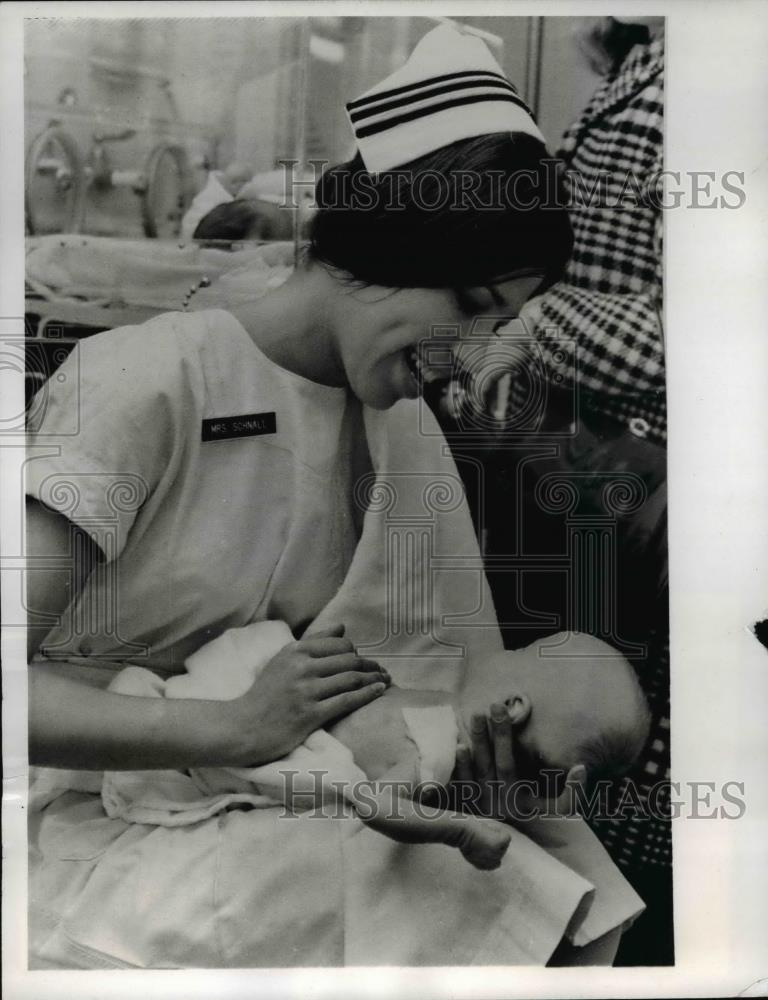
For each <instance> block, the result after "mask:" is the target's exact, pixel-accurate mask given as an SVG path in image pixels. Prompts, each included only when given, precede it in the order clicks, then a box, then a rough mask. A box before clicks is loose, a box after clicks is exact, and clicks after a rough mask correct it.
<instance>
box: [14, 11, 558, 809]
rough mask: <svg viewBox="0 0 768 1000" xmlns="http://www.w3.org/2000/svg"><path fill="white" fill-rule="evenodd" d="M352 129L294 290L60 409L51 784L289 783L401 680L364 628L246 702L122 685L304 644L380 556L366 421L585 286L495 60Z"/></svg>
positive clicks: (54, 384)
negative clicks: (367, 648) (157, 780)
mask: <svg viewBox="0 0 768 1000" xmlns="http://www.w3.org/2000/svg"><path fill="white" fill-rule="evenodd" d="M348 112H349V118H350V122H351V125H352V128H353V131H354V134H355V138H356V141H357V147H358V152H357V155H356V156H355V157H354V159H353V160H352V161H350V162H348V163H345V164H342V165H340V166H338V167H335V168H333V169H331V170H328V171H326V173H325V174H324V175H323V177H322V178H321V180H320V182H319V183H318V188H317V201H318V212H317V214H316V216H315V218H314V221H313V228H312V233H311V239H310V244H309V247H308V249H307V251H306V255H305V257H304V260H303V261H302V262H301V264H300V266H298V267H297V268H296V270H295V272H294V273H293V274H292V276H291V277H290V278H289V279H288V281H286V283H285V284H284V285H282V286H281V287H280V288H278V289H275V290H272V291H270V292H269V293H268V294H266V295H264V296H263V297H259V298H254V300H253V301H251V302H246V303H244V304H241V305H239V306H238V307H237V309H235V310H232V311H218V310H216V311H210V312H201V313H189V314H187V313H172V314H166V315H162V316H159V317H157V318H155V319H154V320H151V321H150V322H148V323H146V324H144V325H142V326H137V327H132V328H123V329H119V330H113V331H109V332H106V333H102V334H98V335H96V336H94V337H91V338H88V339H87V340H85V341H83V342H82V343H81V345H80V347H79V350H78V352H77V356H76V357H73V358H71V359H70V360H68V361H67V362H66V363H65V365H64V366H63V368H62V369H61V370H60V373H59V377H58V378H57V379H52V380H51V382H50V384H49V386H48V387H47V390H44V391H46V392H47V396H46V397H45V398H44V400H43V402H44V405H43V402H41V403H40V406H39V411H40V414H39V416H38V418H37V419H36V421H35V425H34V427H33V434H32V438H31V447H30V452H29V461H28V463H27V468H28V474H27V484H26V488H27V493H28V539H29V541H28V551H29V554H30V556H31V557H32V559H33V560H35V557H41V558H40V560H39V561H37V560H35V561H34V562H33V564H32V565H37V566H45V565H46V564H48V565H51V566H54V567H55V568H53V569H50V570H47V569H44V568H41V569H35V570H34V571H33V572H30V574H29V578H30V580H29V598H28V600H29V607H30V608H31V611H32V619H31V622H30V626H31V627H30V629H29V634H30V654H31V656H32V662H31V669H30V761H31V763H32V764H38V765H45V766H48V767H54V768H80V769H89V770H101V769H105V768H109V769H113V770H116V769H136V768H145V769H146V768H153V769H154V768H181V769H184V768H190V767H199V766H206V765H210V766H220V765H225V766H226V765H243V766H245V765H255V764H258V763H264V762H268V761H270V760H274V759H277V758H279V757H281V756H283V755H284V754H285V753H287V752H288V751H290V750H291V749H293V748H294V747H295V746H297V745H298V744H299V743H300V742H301V741H302V740H303V739H304V738H305V737H306V736H307V735H308V734H309V733H310V732H312V731H314V730H315V729H318V728H321V727H323V726H324V725H326V724H327V723H329V722H330V721H331V720H332V719H334V718H338V717H340V716H343V715H344V714H346V713H348V712H350V711H353V710H354V709H356V708H359V707H360V706H362V705H364V704H366V703H367V702H368V701H370V700H372V699H374V698H376V697H378V696H379V695H380V694H381V692H382V691H383V690H384V686H385V685H386V684H387V681H388V678H387V676H386V673H385V672H384V671H383V670H382V669H381V668H380V667H379V666H378V665H377V664H376V663H375V662H371V661H368V660H365V659H361V658H360V657H358V656H357V655H356V654H355V651H354V649H353V648H352V644H351V643H350V642H349V641H348V640H347V639H346V638H345V637H344V635H343V627H342V626H340V627H338V628H335V629H329V630H327V631H326V632H324V633H322V634H315V635H311V636H309V635H305V636H304V638H303V639H301V640H300V641H299V642H297V643H295V644H293V645H292V646H289V647H287V648H286V649H284V650H283V651H281V652H280V653H279V654H278V655H277V656H276V657H275V658H274V659H273V660H272V661H271V662H270V664H269V665H268V667H267V668H266V669H265V670H264V672H263V673H262V674H261V675H260V677H259V678H258V679H257V681H256V682H255V683H254V685H253V687H252V688H251V690H249V691H248V692H247V693H246V694H245V695H243V696H242V697H240V698H239V699H236V700H235V701H232V702H218V701H217V702H214V701H210V702H208V701H204V700H200V701H172V700H165V699H144V698H138V697H137V698H127V697H124V696H120V695H115V694H112V693H110V692H107V691H106V690H105V687H106V685H107V684H108V682H109V680H110V679H111V677H112V676H113V675H114V671H115V670H116V669H119V668H120V667H121V666H122V665H123V664H124V663H125V662H132V661H133V662H138V663H141V664H143V665H145V666H146V665H149V666H151V667H153V668H154V669H155V670H156V671H157V672H158V673H160V674H164V675H168V674H172V673H178V672H180V671H181V670H182V668H183V662H184V659H185V658H186V657H187V656H188V655H189V654H191V653H192V652H194V651H195V650H196V649H198V648H199V647H200V646H201V645H203V644H204V643H205V642H206V641H208V640H209V639H211V638H213V637H214V636H216V635H217V634H219V633H221V632H223V631H224V630H225V629H227V628H231V627H234V626H239V625H245V624H247V623H249V622H253V621H259V620H265V619H275V618H279V619H282V620H283V621H286V622H287V623H288V624H289V625H290V626H291V628H292V629H293V630H294V632H295V633H297V634H300V633H301V632H302V630H303V628H304V627H305V625H306V623H307V622H309V621H311V620H312V619H313V618H314V617H315V616H316V615H317V614H318V612H319V611H320V610H321V609H322V608H323V607H324V605H325V604H327V603H328V601H329V600H330V599H331V598H332V597H333V595H334V593H335V592H336V591H337V589H338V587H339V586H340V584H341V582H342V581H343V579H344V577H345V574H346V571H347V569H348V567H349V565H350V562H351V559H352V555H353V553H354V549H355V545H356V542H357V539H358V532H359V522H358V518H357V516H356V511H355V504H354V501H353V491H354V484H355V481H356V478H357V476H358V474H359V472H360V471H363V470H364V469H365V468H366V449H365V444H366V442H365V436H364V431H363V429H362V427H363V421H362V420H361V413H360V408H361V406H367V407H372V408H375V409H377V410H387V409H389V408H391V407H394V406H396V405H397V406H417V405H418V404H416V403H415V402H411V403H407V402H403V401H404V400H414V399H415V397H416V396H417V395H418V393H419V384H420V371H419V370H420V369H421V370H422V371H423V369H424V368H425V367H428V361H427V359H426V358H425V357H423V356H420V354H419V345H420V343H421V342H422V341H424V340H425V339H426V338H428V337H429V336H430V331H431V330H433V328H434V327H435V326H441V327H447V328H451V329H453V330H456V329H459V330H460V331H461V335H462V337H466V336H469V332H470V327H471V324H472V322H473V321H474V320H475V318H476V317H477V316H480V315H483V314H485V313H488V314H493V315H499V314H501V315H504V316H505V317H507V318H510V317H512V316H514V315H516V314H517V312H518V311H519V310H520V308H521V307H522V306H523V304H524V303H525V301H526V300H527V299H528V298H529V297H530V296H531V295H533V294H534V293H540V292H541V291H542V290H543V289H545V288H546V287H548V286H549V285H550V284H551V283H553V282H555V281H556V280H557V279H558V278H559V277H560V275H561V274H562V271H563V268H564V265H565V262H566V260H567V258H568V255H569V252H570V249H571V229H570V224H569V222H568V218H567V215H566V213H565V210H564V209H563V208H561V207H558V206H559V205H561V204H562V199H554V204H553V199H552V197H551V196H552V191H551V183H552V178H551V174H550V171H548V170H547V166H546V162H545V161H546V159H547V156H548V154H547V151H546V148H545V145H544V142H543V139H542V136H541V134H540V132H539V130H538V128H537V126H536V124H535V122H534V120H533V118H532V116H531V114H530V112H529V111H528V109H527V108H526V106H525V104H524V103H523V101H522V100H521V99H520V97H519V96H518V95H517V92H516V91H515V89H514V88H513V86H512V85H511V84H510V83H509V81H508V80H507V79H506V77H505V76H504V74H503V72H502V71H501V69H500V68H499V66H498V65H497V63H496V62H495V61H494V59H493V58H492V57H491V55H490V53H489V52H488V50H487V48H486V47H485V45H484V44H483V43H482V42H481V41H480V40H478V39H476V38H472V37H468V36H463V35H461V34H459V33H457V32H456V31H454V30H453V29H452V28H449V27H445V26H443V27H439V28H437V29H435V30H434V31H432V32H430V34H429V35H427V36H426V37H425V38H424V39H423V40H422V41H421V43H420V44H419V45H418V46H417V48H416V49H415V50H414V52H413V54H412V56H411V58H410V59H409V61H408V62H407V63H406V65H405V66H403V67H402V68H401V69H400V70H399V71H397V72H396V73H395V74H393V75H392V76H391V77H390V78H388V79H387V80H385V81H383V82H382V83H381V84H379V85H377V86H376V87H374V88H373V89H372V90H370V91H368V92H367V93H366V94H364V95H363V96H362V97H360V98H358V99H357V100H355V101H352V102H351V103H350V105H348ZM510 182H514V183H510ZM41 399H42V397H41ZM62 566H64V567H65V568H66V569H67V570H68V572H64V573H62V572H61V567H62ZM52 622H54V623H55V624H53V625H52V624H51V623H52ZM44 822H45V819H44V818H43V823H44ZM105 822H106V821H105Z"/></svg>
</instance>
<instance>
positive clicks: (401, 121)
mask: <svg viewBox="0 0 768 1000" xmlns="http://www.w3.org/2000/svg"><path fill="white" fill-rule="evenodd" d="M347 114H348V116H349V121H350V124H351V126H352V131H353V132H354V134H355V138H356V140H357V147H358V150H359V152H360V155H361V157H362V159H363V163H364V164H365V167H366V169H367V170H368V171H369V172H370V173H378V172H380V171H382V170H391V169H392V168H393V167H399V166H402V165H403V164H406V163H409V162H410V161H411V160H416V159H418V158H419V157H420V156H425V155H426V154H427V153H431V152H433V151H434V150H436V149H440V148H441V147H443V146H447V145H449V144H450V143H452V142H456V141H458V140H459V139H472V138H474V137H476V136H480V135H491V134H492V133H494V132H525V133H527V134H528V135H532V136H535V138H537V139H539V140H540V141H541V142H544V141H545V140H544V137H543V136H542V134H541V132H540V131H539V129H538V128H537V126H536V123H535V121H534V120H533V116H532V114H531V112H530V111H529V110H528V108H527V106H526V105H525V103H524V101H523V100H522V99H521V98H520V97H519V95H518V93H517V91H516V90H515V88H514V87H513V86H512V84H511V83H510V82H509V80H508V79H507V77H506V76H505V75H504V73H503V71H502V69H501V67H500V66H499V64H498V63H497V62H496V60H495V59H494V58H493V56H492V55H491V53H490V51H489V49H488V47H487V46H486V45H485V43H484V42H482V41H481V40H480V39H479V38H477V37H475V36H472V35H464V34H461V33H460V32H458V31H457V30H456V29H455V28H452V27H450V26H449V25H446V24H443V25H440V26H439V27H437V28H434V29H433V30H432V31H430V32H429V33H428V34H427V35H425V36H424V37H423V38H422V39H421V41H420V42H419V44H418V45H417V46H416V48H415V49H414V50H413V52H412V53H411V57H410V59H409V60H408V61H407V62H406V63H405V65H404V66H401V67H400V69H398V70H396V71H395V72H394V73H392V75H391V76H388V77H387V78H386V80H382V81H381V83H377V84H376V86H375V87H371V89H370V90H368V91H366V92H365V93H364V94H362V95H361V96H360V97H358V98H356V99H355V100H354V101H350V102H349V104H347Z"/></svg>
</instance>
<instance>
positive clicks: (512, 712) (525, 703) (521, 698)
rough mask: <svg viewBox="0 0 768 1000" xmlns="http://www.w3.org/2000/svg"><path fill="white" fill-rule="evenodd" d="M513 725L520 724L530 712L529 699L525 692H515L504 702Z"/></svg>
mask: <svg viewBox="0 0 768 1000" xmlns="http://www.w3.org/2000/svg"><path fill="white" fill-rule="evenodd" d="M505 704H506V706H507V712H508V713H509V719H510V722H511V723H512V725H513V726H521V725H522V724H523V723H524V722H525V721H526V720H527V719H528V716H529V715H530V714H531V699H530V698H529V697H528V695H527V694H516V695H513V696H512V697H511V698H507V700H506V702H505Z"/></svg>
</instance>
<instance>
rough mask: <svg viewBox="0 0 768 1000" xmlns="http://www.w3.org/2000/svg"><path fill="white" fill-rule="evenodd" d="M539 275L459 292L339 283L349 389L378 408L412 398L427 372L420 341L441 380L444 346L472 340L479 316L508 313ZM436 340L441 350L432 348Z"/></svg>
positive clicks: (455, 348)
mask: <svg viewBox="0 0 768 1000" xmlns="http://www.w3.org/2000/svg"><path fill="white" fill-rule="evenodd" d="M541 281H542V275H541V274H540V273H535V272H532V271H525V272H518V273H517V274H514V275H511V276H509V277H505V278H504V279H503V280H500V281H497V282H494V283H493V284H489V285H485V286H482V287H473V288H462V289H460V290H452V289H428V288H412V289H411V288H405V289H387V288H381V287H376V286H371V287H366V288H344V289H343V290H341V291H340V297H339V300H338V309H337V317H336V323H335V328H336V344H337V348H338V352H339V357H340V360H341V363H342V365H343V367H344V371H345V373H346V378H347V381H348V383H349V386H350V388H351V389H352V391H353V392H354V394H355V395H356V396H357V397H358V399H360V400H361V401H362V402H363V403H365V404H366V405H368V406H371V407H373V408H374V409H377V410H386V409H388V408H389V407H390V406H392V405H393V404H394V403H396V402H397V401H398V400H400V399H413V398H415V397H416V396H418V395H419V391H420V385H421V382H422V379H424V378H429V376H430V372H429V363H428V358H427V357H426V353H427V352H425V351H424V345H425V344H429V345H430V351H429V354H430V355H433V356H434V355H437V356H438V357H439V358H440V360H439V362H438V365H439V367H438V368H437V370H436V373H437V372H439V374H440V377H442V378H445V377H446V375H447V374H449V373H450V365H446V363H445V357H446V352H448V351H450V352H451V353H453V354H454V355H457V354H458V353H460V351H461V346H460V345H461V343H462V342H464V343H465V344H466V343H467V342H468V341H469V340H470V339H471V336H472V331H473V326H474V324H475V323H476V321H477V320H478V319H481V318H483V317H493V318H494V319H498V320H499V321H502V320H507V321H508V320H511V319H514V318H515V317H516V316H517V315H518V313H519V312H520V309H521V308H522V306H523V305H524V303H525V302H526V301H527V300H528V298H529V297H530V296H531V295H532V294H533V292H534V291H535V290H536V288H538V286H539V285H540V284H541ZM436 328H445V330H446V333H447V335H446V337H445V339H443V337H442V335H441V334H439V333H437V334H436ZM438 341H439V342H440V344H444V347H445V349H444V350H438V351H434V350H433V348H435V347H438V346H439V345H438ZM419 345H421V348H420V346H419ZM417 358H418V360H417ZM419 368H421V373H420V372H419Z"/></svg>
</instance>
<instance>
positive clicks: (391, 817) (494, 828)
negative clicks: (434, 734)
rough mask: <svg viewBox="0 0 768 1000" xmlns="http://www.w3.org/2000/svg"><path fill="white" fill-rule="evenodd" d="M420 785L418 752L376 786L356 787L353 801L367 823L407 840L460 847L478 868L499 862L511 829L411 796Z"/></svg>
mask: <svg viewBox="0 0 768 1000" xmlns="http://www.w3.org/2000/svg"><path fill="white" fill-rule="evenodd" d="M415 787H416V774H415V769H414V762H413V759H412V758H408V759H406V760H404V761H402V762H398V763H397V764H395V765H394V766H393V767H392V768H391V769H390V770H389V771H387V772H386V773H385V774H383V775H382V776H381V778H379V780H378V781H376V782H371V784H370V786H366V787H365V788H362V789H357V788H356V789H353V792H352V795H351V801H352V805H353V806H354V808H355V811H356V812H357V814H358V816H359V817H360V819H361V820H362V821H363V823H365V825H366V826H369V827H371V829H373V830H376V831H377V832H378V833H382V834H384V836H386V837H389V838H390V839H392V840H396V841H399V842H400V843H402V844H446V845H448V846H449V847H458V848H459V850H460V851H461V853H462V854H463V855H464V857H465V858H466V859H467V860H468V861H470V862H471V863H472V864H473V865H474V866H475V868H481V869H492V868H498V867H499V865H500V864H501V859H502V857H503V856H504V852H505V851H506V849H507V847H508V846H509V841H510V839H511V834H510V832H509V830H508V829H507V828H506V827H505V826H504V824H503V823H500V822H498V821H497V820H494V819H488V818H486V817H482V816H469V815H466V814H464V813H458V812H452V811H450V810H446V809H439V808H434V807H431V806H426V805H424V804H423V803H422V802H419V801H418V800H414V799H413V798H412V797H411V796H412V793H413V790H414V788H415Z"/></svg>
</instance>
